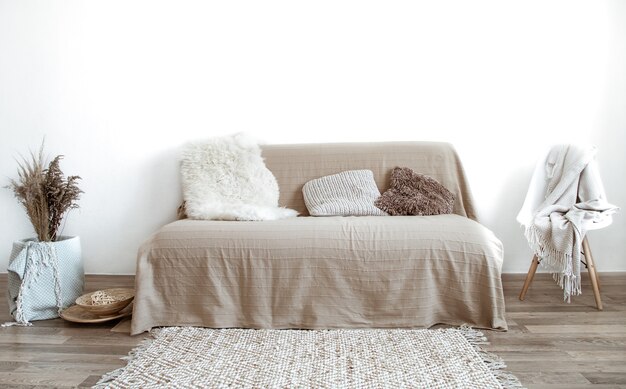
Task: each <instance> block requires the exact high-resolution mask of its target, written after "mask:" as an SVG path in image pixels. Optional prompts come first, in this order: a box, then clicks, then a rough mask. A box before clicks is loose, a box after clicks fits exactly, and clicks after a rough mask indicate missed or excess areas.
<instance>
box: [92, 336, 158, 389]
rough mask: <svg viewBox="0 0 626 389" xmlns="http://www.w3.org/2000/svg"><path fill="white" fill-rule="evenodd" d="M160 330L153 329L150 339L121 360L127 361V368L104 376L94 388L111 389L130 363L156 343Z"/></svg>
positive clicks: (121, 368)
mask: <svg viewBox="0 0 626 389" xmlns="http://www.w3.org/2000/svg"><path fill="white" fill-rule="evenodd" d="M159 330H160V328H156V329H153V330H152V331H150V337H149V338H146V339H144V340H142V341H141V342H140V343H139V344H138V345H137V346H136V347H135V348H133V349H132V350H130V351H129V352H128V355H126V356H123V357H121V358H120V359H121V360H123V361H127V362H126V365H125V366H122V367H120V368H119V369H115V370H113V371H111V372H108V373H106V374H104V375H103V376H102V377H100V379H99V380H98V382H97V383H96V384H95V385H94V386H92V388H96V389H105V388H110V386H109V385H110V384H111V383H112V382H113V381H115V380H116V379H117V378H118V377H119V376H121V375H122V373H124V371H125V370H126V368H128V365H129V363H130V362H131V361H132V360H133V359H135V358H137V357H139V356H140V355H141V354H142V353H143V352H144V351H145V350H146V349H147V348H148V347H150V345H151V344H152V342H153V341H154V339H155V338H156V336H157V334H158V333H159Z"/></svg>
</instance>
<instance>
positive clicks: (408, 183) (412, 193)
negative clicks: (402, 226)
mask: <svg viewBox="0 0 626 389" xmlns="http://www.w3.org/2000/svg"><path fill="white" fill-rule="evenodd" d="M375 204H376V206H377V207H378V208H380V209H382V210H383V211H385V212H387V213H388V214H390V215H392V216H396V215H418V216H428V215H441V214H447V213H452V208H453V206H454V194H453V193H452V192H450V191H449V190H448V189H447V188H446V187H445V186H443V185H441V184H440V183H439V182H438V181H437V180H435V179H434V178H431V177H429V176H425V175H423V174H419V173H416V172H415V171H413V170H412V169H409V168H408V167H396V168H394V169H393V171H392V172H391V187H390V188H389V189H388V190H387V191H386V192H385V193H383V195H382V196H380V198H379V199H378V200H376V203H375Z"/></svg>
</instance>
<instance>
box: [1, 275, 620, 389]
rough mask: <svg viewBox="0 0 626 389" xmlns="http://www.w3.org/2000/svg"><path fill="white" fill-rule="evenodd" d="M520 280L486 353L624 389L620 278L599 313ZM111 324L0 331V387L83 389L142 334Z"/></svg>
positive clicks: (546, 382) (574, 381) (508, 288)
mask: <svg viewBox="0 0 626 389" xmlns="http://www.w3.org/2000/svg"><path fill="white" fill-rule="evenodd" d="M524 276H525V275H523V274H505V275H503V277H502V278H503V287H504V293H505V298H506V306H507V321H508V323H509V331H508V332H498V331H484V332H485V335H486V336H487V338H488V339H489V341H490V342H491V344H489V345H487V346H484V347H485V348H486V349H487V350H488V351H491V352H494V353H496V354H498V355H499V356H501V357H502V358H503V359H504V360H505V362H507V364H508V370H510V371H511V372H513V373H514V374H516V375H517V376H518V377H519V378H520V380H521V381H522V383H523V384H524V385H525V386H527V387H528V388H552V389H560V388H562V389H576V388H596V389H603V388H626V287H625V286H624V285H626V273H603V274H600V277H601V282H602V301H603V303H604V310H603V311H598V310H597V309H596V308H595V301H594V299H593V294H592V293H591V288H590V283H589V280H588V278H587V277H586V275H585V278H583V295H581V296H576V297H574V298H573V299H572V302H571V303H570V304H566V303H564V302H563V298H562V296H563V295H562V291H561V290H560V289H559V287H558V286H557V285H556V284H555V283H554V281H552V279H551V277H550V276H549V275H547V274H537V275H536V277H535V280H534V281H533V284H532V285H531V287H530V289H529V291H528V294H527V297H526V301H519V300H518V298H517V296H518V294H519V291H520V288H521V286H522V284H523V281H524ZM86 282H87V283H86V287H87V291H93V290H98V289H105V288H110V287H132V286H133V284H134V277H132V276H103V275H89V276H87V277H86ZM10 320H11V317H10V316H9V314H8V306H7V303H6V275H5V274H0V322H5V321H10ZM118 323H119V320H115V321H112V322H109V323H103V324H98V325H83V324H74V323H68V322H65V321H63V320H61V319H56V320H46V321H41V322H36V323H35V325H34V326H32V327H7V328H1V329H0V387H2V388H11V387H16V388H18V387H19V388H31V387H33V388H37V387H89V386H91V385H93V384H95V383H96V382H97V381H98V379H99V377H100V376H101V375H102V374H104V373H107V372H109V371H111V370H113V369H116V368H118V367H122V366H123V365H124V364H125V362H124V361H122V360H120V359H119V358H120V357H123V356H126V355H127V354H128V352H129V351H130V350H132V349H133V348H134V347H135V346H136V345H138V344H139V343H140V342H141V341H142V340H143V339H145V338H146V337H147V335H145V334H144V335H140V336H135V337H131V336H129V335H128V334H126V333H120V332H112V331H111V328H113V327H114V326H115V325H117V324H118Z"/></svg>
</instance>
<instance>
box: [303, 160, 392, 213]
mask: <svg viewBox="0 0 626 389" xmlns="http://www.w3.org/2000/svg"><path fill="white" fill-rule="evenodd" d="M302 194H303V195H304V203H305V204H306V207H307V209H308V210H309V214H311V216H385V215H387V213H386V212H383V211H381V210H380V209H378V208H376V206H374V201H376V199H377V198H378V197H380V192H379V191H378V187H377V186H376V182H375V181H374V173H372V171H371V170H349V171H345V172H341V173H338V174H332V175H329V176H324V177H320V178H316V179H314V180H311V181H309V182H307V183H306V184H304V187H303V188H302Z"/></svg>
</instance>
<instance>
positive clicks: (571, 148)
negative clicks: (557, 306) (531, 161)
mask: <svg viewBox="0 0 626 389" xmlns="http://www.w3.org/2000/svg"><path fill="white" fill-rule="evenodd" d="M596 151H597V150H596V148H595V147H594V146H575V145H559V146H555V147H553V148H552V149H551V150H550V151H549V152H548V154H547V155H546V157H545V158H544V159H542V160H540V162H539V163H538V164H537V167H536V169H535V172H534V174H533V177H532V179H531V182H530V187H529V188H528V194H527V195H526V200H525V201H524V205H523V206H522V209H521V210H520V212H519V214H518V215H517V220H518V221H519V222H520V223H521V224H522V225H523V226H524V227H525V229H526V231H525V234H526V238H527V239H528V243H529V244H530V247H531V248H532V250H533V252H534V253H535V254H536V255H537V256H538V257H539V258H540V260H541V264H542V265H544V266H545V267H546V268H547V269H548V270H549V271H550V272H551V273H552V274H553V276H554V279H555V280H556V281H557V282H558V284H559V286H561V287H562V288H563V297H564V299H565V301H567V302H569V301H570V298H571V296H572V295H578V294H580V293H581V290H580V260H581V259H582V257H581V246H582V242H583V239H584V237H585V233H586V232H587V231H588V230H590V229H598V228H602V227H605V226H607V225H609V224H611V222H612V216H611V215H612V214H613V213H615V212H616V211H617V210H618V208H617V207H616V206H614V205H612V204H609V203H608V202H607V201H606V195H605V193H604V186H603V185H602V181H601V179H600V174H599V172H598V168H597V164H596V162H595V155H596Z"/></svg>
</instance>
